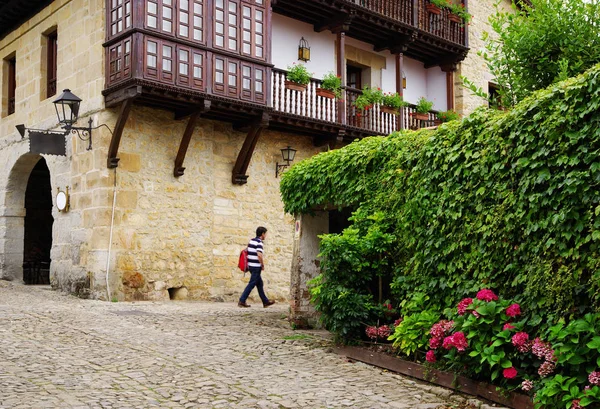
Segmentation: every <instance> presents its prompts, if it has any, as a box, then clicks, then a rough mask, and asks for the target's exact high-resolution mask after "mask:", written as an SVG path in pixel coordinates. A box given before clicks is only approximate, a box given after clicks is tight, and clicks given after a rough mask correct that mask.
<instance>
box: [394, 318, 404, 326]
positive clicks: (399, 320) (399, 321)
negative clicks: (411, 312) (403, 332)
mask: <svg viewBox="0 0 600 409" xmlns="http://www.w3.org/2000/svg"><path fill="white" fill-rule="evenodd" d="M402 321H404V319H403V318H398V319H397V320H396V321H394V327H397V326H398V325H400V324H402Z"/></svg>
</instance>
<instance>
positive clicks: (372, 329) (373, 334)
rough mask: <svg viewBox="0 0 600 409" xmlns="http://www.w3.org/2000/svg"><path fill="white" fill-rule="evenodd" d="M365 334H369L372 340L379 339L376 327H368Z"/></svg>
mask: <svg viewBox="0 0 600 409" xmlns="http://www.w3.org/2000/svg"><path fill="white" fill-rule="evenodd" d="M365 333H366V334H367V336H368V337H369V338H371V339H377V333H378V331H377V327H375V326H371V327H367V328H366V329H365Z"/></svg>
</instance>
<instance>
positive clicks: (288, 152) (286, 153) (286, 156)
mask: <svg viewBox="0 0 600 409" xmlns="http://www.w3.org/2000/svg"><path fill="white" fill-rule="evenodd" d="M296 152H297V151H296V149H293V148H292V147H291V146H288V147H287V148H283V149H282V150H281V156H282V157H283V160H284V162H285V163H282V164H281V165H280V164H279V162H277V163H276V164H275V177H276V178H277V177H279V174H280V173H281V172H282V171H283V169H285V168H287V167H289V166H290V164H291V163H292V162H293V161H294V158H295V157H296Z"/></svg>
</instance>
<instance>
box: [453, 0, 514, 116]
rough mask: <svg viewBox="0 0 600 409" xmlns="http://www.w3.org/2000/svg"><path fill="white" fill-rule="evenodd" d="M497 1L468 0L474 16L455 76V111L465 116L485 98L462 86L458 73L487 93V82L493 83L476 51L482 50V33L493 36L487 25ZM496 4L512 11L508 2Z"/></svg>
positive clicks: (483, 103)
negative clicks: (466, 44)
mask: <svg viewBox="0 0 600 409" xmlns="http://www.w3.org/2000/svg"><path fill="white" fill-rule="evenodd" d="M496 3H497V0H477V1H470V2H469V12H470V13H471V14H472V15H473V19H472V20H471V23H470V25H469V47H470V51H469V54H468V56H467V58H465V60H464V61H463V62H462V63H461V64H460V65H459V67H458V71H457V72H456V73H455V75H454V88H455V109H456V111H457V112H458V113H460V114H463V115H468V114H470V113H471V112H473V111H474V110H475V109H476V108H477V107H479V106H481V105H486V106H487V101H485V100H484V99H482V98H480V97H477V96H475V95H473V94H472V93H471V91H469V90H468V89H465V88H464V87H463V86H462V81H461V79H460V77H461V75H462V76H465V77H467V78H468V79H469V80H471V81H473V82H474V83H475V84H476V85H477V86H478V87H481V88H482V89H483V90H484V91H486V92H488V83H489V82H493V78H492V76H491V74H490V73H489V72H488V70H487V66H486V64H485V61H484V59H483V58H482V57H480V56H479V55H477V52H478V51H480V50H484V48H485V42H484V41H483V40H482V36H483V34H484V33H485V32H487V33H489V34H491V35H492V36H493V35H494V33H493V31H492V28H491V26H490V24H489V17H490V16H491V15H493V14H495V12H496V9H495V7H494V5H495V4H496ZM498 7H499V8H500V9H501V10H504V11H508V10H511V2H510V1H508V0H502V1H501V2H500V3H499V5H498Z"/></svg>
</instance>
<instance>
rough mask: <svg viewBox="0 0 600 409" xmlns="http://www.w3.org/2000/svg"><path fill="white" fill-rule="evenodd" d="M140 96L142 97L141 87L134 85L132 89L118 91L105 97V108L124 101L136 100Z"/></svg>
mask: <svg viewBox="0 0 600 409" xmlns="http://www.w3.org/2000/svg"><path fill="white" fill-rule="evenodd" d="M140 95H142V87H141V86H140V85H135V86H133V87H129V88H124V89H120V90H118V91H115V92H112V93H110V94H108V95H106V97H105V98H104V103H105V104H106V107H107V108H112V107H115V106H117V105H120V104H122V103H123V101H125V100H128V99H131V98H137V97H139V96H140Z"/></svg>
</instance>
